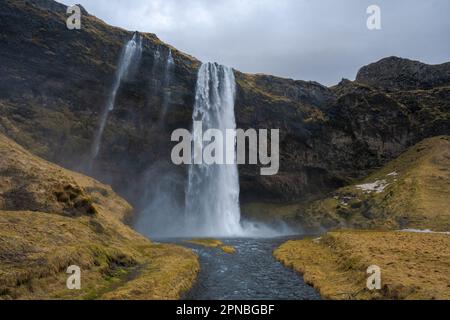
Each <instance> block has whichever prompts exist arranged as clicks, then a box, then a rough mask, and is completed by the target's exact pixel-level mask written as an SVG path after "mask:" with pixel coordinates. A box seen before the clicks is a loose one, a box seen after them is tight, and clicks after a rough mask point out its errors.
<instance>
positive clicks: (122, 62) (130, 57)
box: [88, 32, 142, 169]
mask: <svg viewBox="0 0 450 320" xmlns="http://www.w3.org/2000/svg"><path fill="white" fill-rule="evenodd" d="M141 55H142V37H141V35H139V33H137V32H135V33H134V35H133V38H132V39H131V40H130V41H128V42H127V44H126V45H125V47H124V48H123V49H122V53H121V56H120V59H119V64H118V67H117V70H116V74H115V76H114V82H113V85H112V87H111V92H110V94H109V96H108V100H107V102H106V105H105V108H104V109H103V113H102V115H101V117H100V121H99V126H98V129H97V132H96V134H95V138H94V143H93V144H92V149H91V155H90V159H89V165H88V167H89V168H88V169H91V167H92V163H93V162H94V160H95V159H96V158H97V156H98V153H99V151H100V146H101V141H102V136H103V132H104V130H105V126H106V122H107V120H108V116H109V113H110V112H111V111H113V110H114V106H115V103H116V96H117V92H118V90H119V88H120V84H121V83H122V80H124V79H127V78H129V77H130V76H131V74H132V70H133V67H136V66H137V64H138V62H139V60H140V58H141Z"/></svg>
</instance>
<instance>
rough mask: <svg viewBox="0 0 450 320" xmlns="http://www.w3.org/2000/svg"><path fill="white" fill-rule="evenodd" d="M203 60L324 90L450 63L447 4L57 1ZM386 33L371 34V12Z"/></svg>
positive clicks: (417, 0)
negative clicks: (402, 60)
mask: <svg viewBox="0 0 450 320" xmlns="http://www.w3.org/2000/svg"><path fill="white" fill-rule="evenodd" d="M59 2H62V3H65V4H68V5H71V4H74V3H80V4H81V5H83V6H84V7H85V8H86V10H87V11H88V12H90V13H91V14H93V15H95V16H97V17H99V18H101V19H103V20H105V21H106V22H107V23H109V24H111V25H115V26H119V27H122V28H125V29H129V30H138V31H142V32H152V33H156V35H157V36H158V37H159V38H160V39H161V40H163V41H165V42H167V43H169V44H171V45H173V46H175V47H176V48H178V49H179V50H181V51H184V52H186V53H188V54H191V55H193V56H195V57H196V58H198V59H200V60H202V61H216V62H219V63H222V64H226V65H229V66H232V67H234V68H236V69H239V70H241V71H244V72H251V73H267V74H273V75H278V76H282V77H289V78H294V79H302V80H315V81H318V82H321V83H323V84H326V85H332V84H336V83H337V82H339V81H340V80H341V78H348V79H354V78H355V75H356V72H357V71H358V69H359V68H360V67H361V66H363V65H365V64H368V63H370V62H374V61H377V60H379V59H381V58H383V57H386V56H391V55H396V56H401V57H406V58H411V59H415V60H421V61H423V62H426V63H432V64H435V63H442V62H447V61H450V1H449V0H426V1H423V0H340V1H336V0H128V1H125V0H59ZM372 4H376V5H378V6H379V7H380V8H381V27H382V29H381V30H375V31H370V30H368V29H367V26H366V20H367V18H368V16H369V15H368V14H367V13H366V10H367V7H368V6H369V5H372Z"/></svg>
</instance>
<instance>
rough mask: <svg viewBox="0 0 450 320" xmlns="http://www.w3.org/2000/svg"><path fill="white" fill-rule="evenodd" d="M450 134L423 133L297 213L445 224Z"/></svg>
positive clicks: (374, 223)
mask: <svg viewBox="0 0 450 320" xmlns="http://www.w3.org/2000/svg"><path fill="white" fill-rule="evenodd" d="M449 194H450V137H448V136H439V137H433V138H429V139H425V140H423V141H422V142H420V143H418V144H417V145H415V146H413V147H412V148H410V149H409V150H408V151H406V152H405V153H403V154H402V155H401V156H400V157H398V158H397V159H395V160H393V161H391V162H389V163H388V164H387V165H386V166H384V167H383V168H381V169H379V170H377V171H375V172H374V173H372V174H371V175H369V176H368V177H367V178H365V179H364V180H362V181H359V182H357V183H354V184H352V185H350V186H347V187H344V188H341V189H339V190H337V191H336V192H334V193H333V194H332V195H331V196H330V197H329V198H326V199H323V200H319V201H316V202H314V203H313V204H312V205H311V206H309V207H308V208H306V209H305V210H304V211H302V212H299V213H298V214H297V217H298V218H299V219H301V220H302V221H318V222H319V223H321V224H322V225H325V226H334V225H340V226H342V227H356V228H378V229H379V228H382V229H398V228H417V229H432V230H435V231H448V230H450V199H449V197H448V195H449Z"/></svg>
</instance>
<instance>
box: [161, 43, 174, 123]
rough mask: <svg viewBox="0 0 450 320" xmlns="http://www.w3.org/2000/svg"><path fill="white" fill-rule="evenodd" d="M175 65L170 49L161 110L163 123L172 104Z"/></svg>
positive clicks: (165, 71)
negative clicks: (171, 90)
mask: <svg viewBox="0 0 450 320" xmlns="http://www.w3.org/2000/svg"><path fill="white" fill-rule="evenodd" d="M174 66H175V61H174V60H173V56H172V49H169V52H168V54H167V59H166V65H165V70H164V83H163V85H164V89H163V90H164V92H163V95H164V96H163V105H162V110H161V116H160V120H159V122H160V124H162V123H163V122H164V119H165V117H166V113H167V111H168V109H169V104H170V98H171V96H170V83H171V81H172V74H173V69H174Z"/></svg>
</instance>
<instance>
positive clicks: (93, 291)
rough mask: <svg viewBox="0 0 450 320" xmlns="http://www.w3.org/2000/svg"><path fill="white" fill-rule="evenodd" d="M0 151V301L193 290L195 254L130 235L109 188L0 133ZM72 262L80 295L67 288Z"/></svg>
mask: <svg viewBox="0 0 450 320" xmlns="http://www.w3.org/2000/svg"><path fill="white" fill-rule="evenodd" d="M0 153H1V155H2V156H1V158H0V299H117V298H127V299H176V298H179V297H180V296H181V294H182V293H183V292H184V291H185V290H187V289H188V288H189V287H190V286H191V284H192V283H193V281H194V280H195V276H196V274H197V272H198V270H199V264H198V259H197V256H196V255H195V254H194V253H193V252H192V251H190V250H188V249H186V248H181V247H178V246H175V245H158V244H153V243H151V242H150V241H149V240H148V239H146V238H144V237H143V236H141V235H139V234H137V233H136V232H135V231H133V230H132V229H131V228H130V227H129V226H127V225H126V224H125V223H124V221H126V220H128V219H129V218H130V215H131V212H132V208H131V206H130V205H129V204H128V203H127V202H126V201H125V200H123V199H122V198H120V197H119V196H117V195H116V194H115V193H114V192H113V190H112V189H111V188H110V187H109V186H106V185H103V184H101V183H99V182H97V181H95V180H94V179H91V178H89V177H86V176H83V175H81V174H77V173H74V172H71V171H69V170H65V169H63V168H60V167H58V166H56V165H54V164H51V163H49V162H47V161H44V160H42V159H40V158H38V157H35V156H33V155H32V154H31V153H29V152H27V151H26V150H24V149H23V148H21V147H20V146H19V145H17V144H16V143H14V142H12V141H11V140H9V139H7V138H5V137H4V136H2V135H0ZM70 265H78V266H79V267H81V272H82V277H81V283H82V288H81V290H68V289H67V288H66V279H67V277H68V275H67V274H66V269H67V267H68V266H70Z"/></svg>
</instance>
